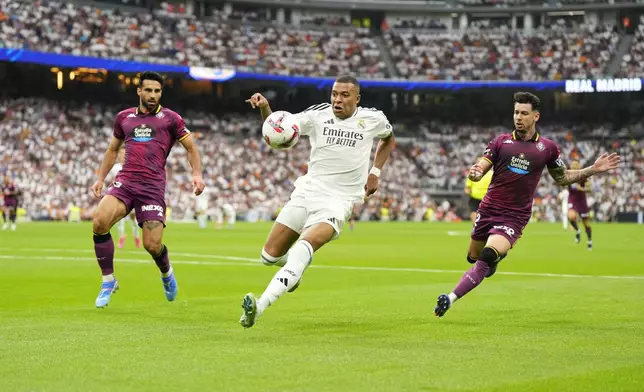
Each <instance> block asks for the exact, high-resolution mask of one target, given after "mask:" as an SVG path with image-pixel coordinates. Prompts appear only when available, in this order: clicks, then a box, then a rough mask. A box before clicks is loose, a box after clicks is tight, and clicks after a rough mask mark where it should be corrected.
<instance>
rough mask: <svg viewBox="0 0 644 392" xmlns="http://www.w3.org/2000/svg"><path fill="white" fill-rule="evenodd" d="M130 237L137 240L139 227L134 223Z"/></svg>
mask: <svg viewBox="0 0 644 392" xmlns="http://www.w3.org/2000/svg"><path fill="white" fill-rule="evenodd" d="M123 231H125V230H123ZM132 235H133V236H134V238H139V225H137V224H136V222H134V221H132Z"/></svg>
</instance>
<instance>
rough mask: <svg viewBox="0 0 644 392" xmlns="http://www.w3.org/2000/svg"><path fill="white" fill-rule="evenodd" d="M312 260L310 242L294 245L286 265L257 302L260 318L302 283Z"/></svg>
mask: <svg viewBox="0 0 644 392" xmlns="http://www.w3.org/2000/svg"><path fill="white" fill-rule="evenodd" d="M312 259H313V247H312V246H311V244H309V243H308V241H305V240H300V241H298V242H296V243H295V245H293V247H292V248H291V250H290V251H289V253H288V261H287V262H286V265H284V267H282V268H281V269H280V270H279V271H278V272H277V273H276V274H275V277H273V280H272V281H271V282H270V283H269V284H268V287H266V290H265V291H264V294H262V296H261V297H260V298H259V301H257V312H258V316H259V315H261V314H262V313H264V311H265V310H266V309H267V308H268V307H269V306H271V305H272V304H273V303H274V302H275V301H277V299H278V298H279V297H281V296H282V295H284V293H286V292H287V291H288V290H290V289H292V288H293V286H295V285H296V284H297V282H299V281H300V279H301V278H302V274H304V270H306V268H307V267H308V266H309V264H311V260H312Z"/></svg>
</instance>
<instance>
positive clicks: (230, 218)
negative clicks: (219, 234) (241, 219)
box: [227, 210, 237, 229]
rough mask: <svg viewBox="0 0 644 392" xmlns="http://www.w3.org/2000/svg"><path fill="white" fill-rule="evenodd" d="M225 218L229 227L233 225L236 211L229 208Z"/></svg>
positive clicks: (235, 219)
mask: <svg viewBox="0 0 644 392" xmlns="http://www.w3.org/2000/svg"><path fill="white" fill-rule="evenodd" d="M227 220H228V228H229V229H232V228H233V227H235V222H236V221H237V213H236V212H235V210H230V212H229V214H228V217H227Z"/></svg>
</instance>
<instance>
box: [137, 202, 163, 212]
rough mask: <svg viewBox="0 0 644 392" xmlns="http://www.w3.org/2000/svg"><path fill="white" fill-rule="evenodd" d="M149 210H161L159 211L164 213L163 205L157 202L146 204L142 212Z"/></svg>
mask: <svg viewBox="0 0 644 392" xmlns="http://www.w3.org/2000/svg"><path fill="white" fill-rule="evenodd" d="M147 211H159V212H161V213H162V212H163V207H161V206H158V205H156V204H148V205H146V206H142V207H141V212H147Z"/></svg>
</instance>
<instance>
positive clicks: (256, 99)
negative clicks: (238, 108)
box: [246, 93, 273, 121]
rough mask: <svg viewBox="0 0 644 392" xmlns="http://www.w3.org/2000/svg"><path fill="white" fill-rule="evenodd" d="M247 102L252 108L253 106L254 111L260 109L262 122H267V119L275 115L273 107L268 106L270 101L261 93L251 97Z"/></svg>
mask: <svg viewBox="0 0 644 392" xmlns="http://www.w3.org/2000/svg"><path fill="white" fill-rule="evenodd" d="M246 102H248V103H250V106H252V107H253V109H255V108H259V111H260V112H261V114H262V121H264V120H266V118H267V117H268V116H270V115H271V113H273V111H272V110H271V105H269V104H268V100H267V99H266V98H264V96H263V95H262V94H260V93H255V94H253V96H252V97H250V99H247V100H246Z"/></svg>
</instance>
